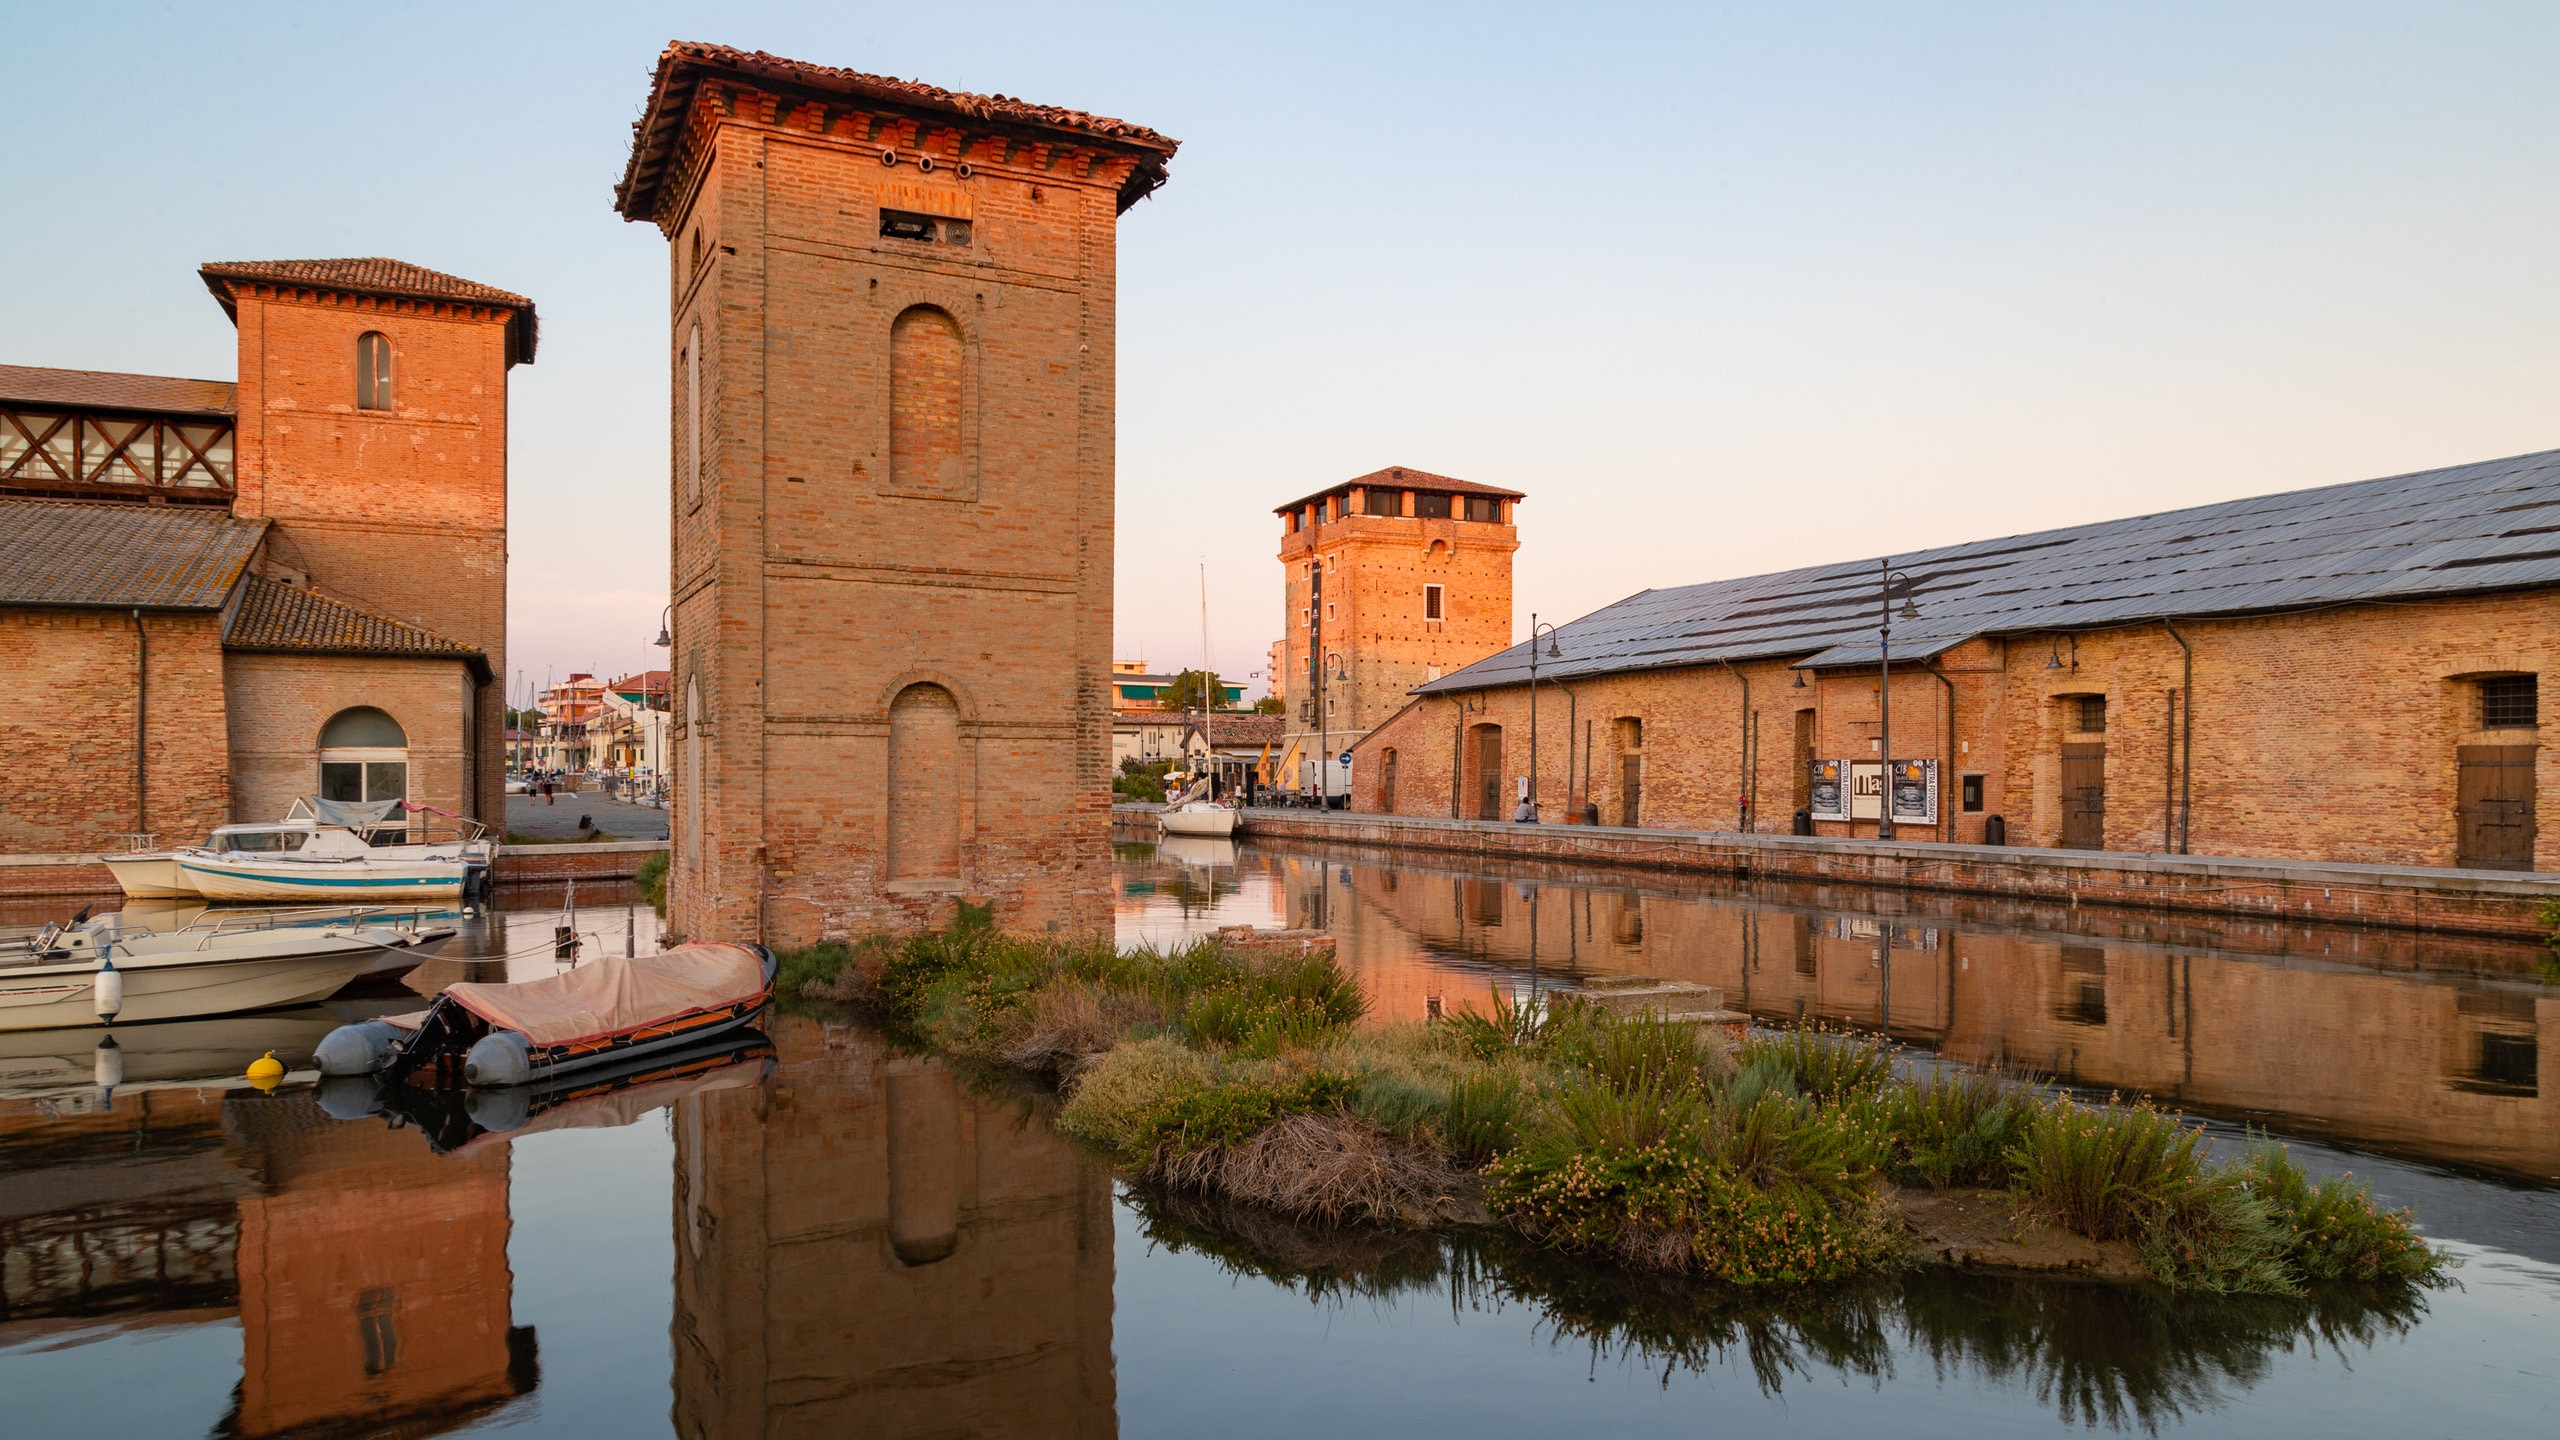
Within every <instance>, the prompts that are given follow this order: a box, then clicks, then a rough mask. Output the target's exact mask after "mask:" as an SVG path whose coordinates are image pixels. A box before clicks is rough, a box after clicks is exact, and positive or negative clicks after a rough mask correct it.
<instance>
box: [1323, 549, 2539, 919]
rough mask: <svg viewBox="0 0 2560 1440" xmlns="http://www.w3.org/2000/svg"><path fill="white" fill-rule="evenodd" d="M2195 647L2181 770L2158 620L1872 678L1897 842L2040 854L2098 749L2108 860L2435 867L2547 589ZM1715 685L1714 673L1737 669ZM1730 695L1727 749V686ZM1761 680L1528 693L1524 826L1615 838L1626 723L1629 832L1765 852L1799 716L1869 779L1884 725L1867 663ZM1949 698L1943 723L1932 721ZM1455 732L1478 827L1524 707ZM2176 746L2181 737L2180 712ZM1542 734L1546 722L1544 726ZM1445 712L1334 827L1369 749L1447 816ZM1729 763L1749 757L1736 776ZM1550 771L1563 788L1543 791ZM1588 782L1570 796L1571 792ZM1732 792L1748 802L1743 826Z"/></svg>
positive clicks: (2527, 649) (1411, 798)
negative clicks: (1989, 846) (2465, 760)
mask: <svg viewBox="0 0 2560 1440" xmlns="http://www.w3.org/2000/svg"><path fill="white" fill-rule="evenodd" d="M2176 623H2177V629H2178V631H2179V633H2180V634H2182V635H2183V636H2184V637H2185V638H2186V640H2187V643H2188V644H2190V645H2192V646H2194V647H2195V662H2194V664H2195V677H2194V690H2195V696H2196V698H2195V704H2194V711H2193V715H2192V724H2193V730H2194V738H2193V764H2192V769H2191V771H2190V769H2189V767H2188V766H2187V765H2186V763H2185V755H2184V750H2185V737H2184V735H2183V733H2176V734H2173V733H2172V730H2171V725H2170V709H2169V696H2170V692H2171V691H2173V690H2179V689H2182V688H2183V685H2184V675H2183V662H2184V658H2185V657H2184V654H2183V652H2182V651H2181V650H2180V648H2179V646H2178V643H2177V641H2176V640H2175V639H2173V638H2171V636H2170V635H2169V634H2168V632H2167V631H2166V630H2164V629H2163V628H2162V627H2161V626H2159V625H2157V624H2153V625H2143V626H2133V627H2127V628H2125V629H2121V630H2116V631H2110V632H2104V633H2100V634H2093V635H2084V636H2081V637H2079V638H2078V640H2077V642H2076V645H2075V643H2074V641H2073V640H2072V639H2071V638H2069V637H2044V636H2039V637H2023V638H2019V639H2016V640H2012V641H2007V642H2003V641H1999V640H1980V641H1973V642H1969V643H1967V644H1965V645H1962V646H1959V647H1957V648H1956V649H1954V650H1952V651H1950V652H1948V653H1947V654H1945V655H1943V656H1941V657H1938V659H1937V662H1936V667H1935V668H1936V669H1937V670H1938V671H1941V672H1943V673H1944V675H1945V676H1946V680H1945V682H1942V681H1941V680H1940V679H1939V678H1938V676H1937V675H1936V674H1933V673H1931V670H1930V669H1928V668H1924V667H1921V666H1918V665H1914V666H1911V667H1907V668H1906V667H1904V666H1901V665H1897V666H1896V667H1895V668H1894V672H1893V706H1892V717H1893V748H1894V754H1895V756H1896V758H1903V759H1928V758H1934V759H1936V760H1938V761H1939V762H1940V765H1941V767H1942V771H1941V773H1942V784H1941V792H1942V793H1941V795H1940V802H1941V808H1940V812H1939V813H1940V817H1941V823H1940V824H1936V825H1912V824H1907V823H1906V824H1902V825H1898V826H1897V827H1896V830H1897V833H1898V835H1899V837H1900V838H1904V839H1912V840H1937V839H1952V840H1956V841H1960V842H1964V843H1979V842H1980V841H1981V840H1982V838H1983V835H1984V825H1985V822H1986V821H1987V820H1988V819H1989V817H1991V816H1993V815H1999V816H2002V817H2003V818H2004V819H2005V821H2006V823H2007V827H2008V837H2009V843H2011V844H2014V845H2042V846H2051V845H2056V844H2059V843H2060V842H2061V840H2062V838H2063V822H2064V805H2065V797H2064V794H2063V784H2062V748H2061V747H2062V746H2063V745H2064V744H2066V743H2084V744H2085V743H2093V742H2102V743H2103V744H2104V746H2105V760H2104V777H2105V779H2104V791H2105V802H2104V812H2105V816H2104V842H2105V848H2107V849H2109V850H2128V851H2140V850H2148V851H2158V850H2163V849H2166V848H2171V847H2172V844H2173V841H2174V839H2175V838H2176V835H2177V832H2178V831H2179V829H2180V828H2181V824H2182V822H2183V828H2184V831H2185V836H2184V838H2185V843H2186V846H2187V848H2188V849H2189V850H2190V851H2191V852H2192V853H2195V854H2199V855H2205V854H2212V855H2241V856H2263V857H2268V858H2279V859H2303V860H2334V861H2349V862H2357V863H2366V864H2390V865H2452V864H2454V863H2455V862H2456V858H2457V857H2456V820H2455V798H2456V784H2457V752H2458V750H2459V749H2460V747H2462V746H2464V745H2475V744H2524V745H2531V744H2535V743H2537V742H2536V740H2535V732H2534V731H2532V730H2522V731H2513V730H2509V731H2484V730H2482V729H2480V728H2479V711H2478V691H2477V684H2476V681H2475V679H2474V678H2473V677H2477V676H2479V675H2483V674H2498V673H2514V672H2526V673H2538V674H2540V675H2542V676H2544V677H2545V678H2544V681H2543V694H2544V696H2545V699H2544V702H2543V704H2544V713H2545V714H2550V713H2552V708H2551V707H2552V706H2553V704H2554V703H2555V698H2560V697H2555V695H2554V691H2553V686H2552V683H2551V680H2550V678H2549V677H2551V676H2552V675H2553V674H2554V672H2555V671H2560V642H2556V641H2555V640H2554V638H2553V637H2555V636H2560V593H2555V592H2542V593H2535V594H2525V595H2498V596H2482V597H2475V598H2465V599H2453V600H2441V601H2432V602H2422V603H2411V604H2402V605H2394V606H2390V607H2380V606H2375V607H2364V608H2346V609H2334V610H2325V611H2321V612H2317V613H2314V614H2308V615H2294V616H2271V617H2265V618H2251V619H2238V620H2214V621H2205V620H2197V621H2179V622H2176ZM1737 672H1738V673H1737ZM1745 678H1747V679H1748V681H1749V683H1750V687H1751V689H1750V694H1751V704H1750V710H1749V723H1750V724H1751V725H1752V726H1754V727H1756V728H1755V729H1751V730H1748V731H1747V730H1746V728H1745V725H1746V719H1745V712H1744V709H1743V704H1742V685H1743V680H1744V679H1745ZM1793 682H1794V676H1793V674H1792V673H1791V672H1790V671H1788V670H1787V668H1786V667H1785V666H1784V665H1783V664H1779V663H1776V662H1762V663H1754V664H1748V665H1741V666H1737V667H1735V670H1734V671H1727V670H1725V669H1724V668H1722V667H1690V668H1682V669H1671V670H1661V671H1653V672H1642V673H1631V674H1621V675H1612V676H1603V677H1598V678H1594V679H1582V680H1574V681H1570V682H1568V683H1567V684H1565V685H1563V686H1559V687H1548V686H1545V685H1541V687H1540V694H1539V699H1538V709H1539V722H1540V723H1539V727H1538V728H1539V732H1540V733H1539V746H1538V750H1539V754H1538V766H1539V771H1540V777H1539V779H1540V785H1539V789H1540V801H1541V806H1542V810H1543V813H1544V816H1545V818H1546V819H1547V820H1549V821H1555V820H1559V819H1564V818H1567V817H1568V815H1569V814H1571V813H1572V811H1573V810H1574V809H1576V808H1578V807H1579V805H1580V804H1581V803H1582V802H1584V801H1585V800H1589V801H1591V802H1595V803H1597V804H1598V805H1599V806H1600V809H1601V816H1602V819H1603V821H1604V822H1606V823H1610V824H1616V823H1619V822H1620V819H1621V810H1620V807H1621V805H1622V803H1623V800H1624V794H1623V791H1622V780H1623V776H1624V774H1625V771H1624V764H1623V762H1624V759H1625V756H1626V754H1627V748H1626V745H1625V743H1624V740H1623V737H1624V736H1625V735H1626V734H1628V733H1629V728H1628V727H1624V726H1622V725H1620V724H1619V723H1618V722H1621V721H1625V720H1634V721H1639V722H1641V724H1640V726H1639V727H1636V733H1638V734H1640V740H1641V743H1640V746H1639V749H1638V753H1639V754H1640V756H1641V801H1642V804H1641V811H1640V814H1639V816H1638V820H1639V823H1641V824H1643V825H1646V826H1659V827H1668V828H1677V829H1713V830H1730V829H1735V828H1737V827H1740V828H1748V829H1753V830H1758V831H1763V832H1771V833H1784V832H1785V831H1786V830H1787V829H1788V828H1789V825H1790V822H1791V820H1792V816H1793V812H1794V811H1795V809H1796V808H1797V806H1798V804H1799V803H1801V802H1800V801H1799V799H1798V794H1799V788H1798V785H1797V781H1796V777H1797V775H1798V773H1799V771H1798V765H1797V761H1798V754H1797V748H1796V727H1797V723H1798V722H1797V714H1798V712H1800V711H1801V712H1805V713H1807V714H1809V715H1810V717H1811V718H1810V725H1811V746H1810V749H1811V752H1812V754H1813V755H1814V756H1815V757H1816V758H1845V759H1851V760H1872V759H1874V758H1876V756H1877V754H1878V753H1879V752H1878V749H1877V744H1878V741H1879V740H1880V732H1881V729H1882V724H1881V722H1882V719H1883V716H1882V714H1881V713H1880V712H1881V709H1882V707H1881V705H1880V703H1879V694H1878V686H1877V675H1876V672H1875V670H1874V669H1873V668H1869V669H1867V670H1864V671H1841V672H1836V673H1831V674H1825V675H1820V676H1815V677H1811V678H1810V679H1809V681H1808V683H1807V684H1806V685H1805V687H1804V688H1802V689H1798V688H1795V686H1794V683H1793ZM1950 687H1952V700H1953V706H1954V716H1953V726H1952V728H1950V726H1949V723H1948V721H1949V716H1948V707H1949V701H1950V693H1951V692H1950ZM2083 696H2095V697H2101V698H2103V699H2104V700H2105V702H2106V720H2105V729H2104V731H2103V732H2083V731H2081V730H2079V729H2078V728H2077V726H2078V724H2079V723H2080V722H2079V716H2080V714H2081V706H2080V704H2079V700H2080V698H2081V697H2083ZM1459 698H1460V699H1463V700H1464V702H1465V703H1466V704H1468V705H1469V706H1471V707H1477V708H1474V709H1471V710H1470V711H1469V712H1468V713H1467V714H1466V715H1465V716H1464V718H1463V723H1464V725H1465V726H1467V727H1471V728H1472V727H1476V726H1482V725H1496V726H1500V727H1501V728H1502V731H1503V734H1504V749H1503V774H1502V775H1501V776H1500V777H1499V782H1500V784H1501V787H1502V790H1501V793H1502V796H1503V810H1502V816H1503V818H1506V819H1507V818H1508V817H1509V813H1510V811H1509V806H1510V803H1511V796H1512V795H1513V794H1514V790H1513V786H1514V784H1515V783H1516V778H1517V777H1518V776H1519V775H1522V774H1525V773H1526V771H1527V769H1528V741H1527V736H1528V731H1529V715H1528V710H1529V706H1528V700H1527V692H1526V688H1525V687H1522V686H1510V687H1506V688H1503V689H1499V690H1493V691H1486V692H1476V693H1473V694H1469V695H1466V696H1463V697H1459ZM2178 703H2179V706H2180V710H2179V715H2180V719H2179V722H2178V724H2179V730H2180V732H2183V730H2184V728H2185V726H2186V725H2187V724H2188V723H2189V719H2188V717H2187V715H2186V711H2185V704H2186V702H2185V700H2184V698H2183V697H2181V699H2180V700H2179V702H2178ZM1560 722H1562V723H1560ZM1459 723H1460V717H1459V711H1458V708H1457V703H1456V702H1455V701H1453V700H1452V699H1450V698H1444V697H1431V698H1428V699H1422V700H1419V701H1417V702H1416V703H1415V704H1413V705H1412V706H1411V708H1409V709H1408V710H1406V711H1405V712H1404V713H1402V714H1400V715H1398V716H1397V717H1396V718H1395V719H1394V720H1392V721H1390V722H1389V723H1388V724H1387V725H1385V726H1383V727H1382V728H1381V729H1380V730H1378V731H1377V732H1376V733H1374V734H1372V735H1370V736H1369V737H1368V738H1367V739H1366V740H1365V741H1363V742H1362V744H1361V746H1360V749H1359V752H1358V756H1357V758H1356V760H1355V766H1354V771H1353V805H1354V808H1357V809H1363V810H1370V811H1378V810H1381V809H1383V808H1384V805H1383V800H1384V795H1383V789H1384V770H1385V767H1386V760H1387V755H1388V752H1390V751H1392V752H1394V758H1395V772H1396V787H1395V788H1396V794H1395V804H1394V807H1393V809H1394V813H1397V814H1403V815H1420V816H1444V817H1445V816H1448V815H1450V814H1451V813H1452V810H1451V794H1450V788H1451V787H1450V780H1451V773H1452V772H1451V766H1452V763H1453V749H1454V742H1455V736H1456V729H1457V726H1458V725H1459ZM1746 749H1748V750H1749V753H1750V754H1751V755H1752V757H1753V759H1752V761H1751V763H1749V764H1748V765H1746V764H1745V760H1744V757H1745V753H1746ZM1475 754H1476V751H1475V749H1474V747H1473V745H1472V744H1470V745H1469V746H1468V749H1467V754H1466V757H1465V759H1464V760H1462V761H1459V762H1458V771H1457V780H1458V786H1459V789H1460V792H1461V799H1462V802H1463V810H1462V814H1463V817H1464V818H1469V819H1473V818H1477V814H1478V811H1477V808H1476V797H1477V789H1476V784H1477V781H1478V779H1479V776H1478V775H1477V772H1476V768H1475V761H1474V757H1475ZM1966 774H1979V775H1981V776H1982V777H1983V781H1984V785H1983V788H1984V796H1983V805H1982V809H1981V810H1979V811H1976V812H1970V813H1968V812H1965V811H1963V810H1962V809H1961V808H1960V806H1961V803H1962V793H1963V791H1962V777H1963V776H1964V775H1966ZM1568 775H1570V779H1568V778H1567V777H1568ZM1586 775H1587V776H1588V777H1589V778H1588V783H1587V786H1586V783H1585V778H1584V777H1585V776H1586ZM2535 776H2536V784H2537V790H2538V793H2539V796H2540V797H2541V799H2540V808H2541V810H2542V811H2543V814H2544V817H2545V818H2543V820H2542V821H2541V823H2540V825H2539V828H2538V834H2537V840H2536V845H2535V851H2534V868H2536V869H2538V870H2560V822H2555V820H2554V819H2553V818H2550V817H2551V816H2552V815H2553V814H2554V813H2555V811H2560V753H2556V752H2555V747H2553V746H2550V745H2542V746H2541V747H2540V750H2539V754H2538V757H2537V760H2536V768H2535ZM1746 797H1756V806H1755V808H1754V809H1753V810H1752V812H1751V813H1750V814H1749V815H1748V816H1747V817H1746V815H1745V813H1744V802H1745V799H1746ZM1875 828H1876V827H1875V823H1874V822H1873V821H1859V822H1856V823H1855V824H1841V823H1836V822H1824V823H1822V824H1820V825H1818V826H1817V827H1816V829H1817V833H1820V834H1825V835H1844V836H1845V835H1852V834H1856V835H1872V834H1874V833H1875Z"/></svg>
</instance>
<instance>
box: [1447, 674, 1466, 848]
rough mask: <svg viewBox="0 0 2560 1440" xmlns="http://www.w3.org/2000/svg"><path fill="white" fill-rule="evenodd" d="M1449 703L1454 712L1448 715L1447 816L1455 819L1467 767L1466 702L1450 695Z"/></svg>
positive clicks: (1457, 816) (1457, 815)
mask: <svg viewBox="0 0 2560 1440" xmlns="http://www.w3.org/2000/svg"><path fill="white" fill-rule="evenodd" d="M1449 705H1450V708H1451V709H1452V710H1454V711H1455V712H1456V713H1455V714H1453V715H1451V716H1450V717H1449V818H1450V819H1452V820H1456V819H1458V818H1460V817H1459V814H1458V796H1459V794H1460V792H1461V791H1462V790H1463V789H1464V788H1465V786H1464V785H1463V784H1462V783H1461V782H1463V781H1464V780H1465V778H1466V769H1467V702H1466V701H1465V700H1464V699H1462V698H1460V697H1458V696H1456V695H1452V696H1450V697H1449Z"/></svg>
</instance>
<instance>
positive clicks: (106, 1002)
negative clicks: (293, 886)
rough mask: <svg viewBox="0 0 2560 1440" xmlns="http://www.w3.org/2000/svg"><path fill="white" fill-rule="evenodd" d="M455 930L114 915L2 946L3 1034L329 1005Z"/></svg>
mask: <svg viewBox="0 0 2560 1440" xmlns="http://www.w3.org/2000/svg"><path fill="white" fill-rule="evenodd" d="M454 933H455V932H454V929H453V927H451V926H449V925H448V926H431V925H426V924H422V923H420V922H419V920H418V919H417V918H416V917H415V916H407V915H392V914H386V913H383V912H379V911H371V910H350V911H347V912H345V914H344V918H342V919H339V920H336V921H333V922H328V923H322V924H317V925H313V924H284V923H279V922H278V921H277V920H276V919H275V918H274V917H271V916H259V917H248V918H242V917H234V916H228V915H223V916H207V917H205V918H204V919H202V920H199V921H198V922H196V923H195V924H192V925H188V926H185V927H183V928H181V929H176V930H169V931H159V930H153V929H150V928H148V927H146V926H136V925H129V924H127V923H126V922H125V920H124V918H123V917H122V916H121V915H104V916H100V917H98V918H97V919H94V920H91V919H85V918H84V919H81V920H77V921H74V922H71V923H68V924H61V923H57V924H52V925H47V926H45V927H44V928H43V929H41V930H38V931H36V932H35V933H33V934H31V935H26V936H23V937H21V938H16V939H12V940H7V941H0V1031H7V1030H50V1029H56V1028H64V1027H77V1026H86V1025H95V1024H97V1023H98V1022H100V1021H101V1020H104V1021H106V1022H107V1023H109V1024H118V1023H127V1024H129V1023H132V1022H136V1021H148V1020H186V1019H194V1018H197V1017H200V1016H207V1015H231V1014H237V1013H239V1012H241V1011H246V1010H267V1009H273V1008H276V1007H278V1006H284V1005H304V1004H309V1003H311V1002H313V1001H317V1000H325V999H327V998H328V997H330V996H331V995H334V994H336V993H337V992H338V991H339V990H341V989H343V988H344V987H345V986H346V984H347V982H348V981H350V980H353V979H354V978H356V977H357V976H358V975H361V974H364V973H366V972H367V971H368V970H370V969H372V968H374V967H375V966H376V965H378V964H379V963H381V961H382V959H383V957H384V954H385V952H391V953H393V954H395V955H396V956H399V957H402V958H407V957H412V956H414V957H416V958H419V959H423V958H425V957H426V956H428V955H430V954H432V953H434V951H435V950H436V949H437V948H438V947H440V946H441V945H443V944H444V943H445V942H446V941H447V940H450V939H452V938H453V935H454Z"/></svg>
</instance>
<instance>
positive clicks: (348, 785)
mask: <svg viewBox="0 0 2560 1440" xmlns="http://www.w3.org/2000/svg"><path fill="white" fill-rule="evenodd" d="M320 798H321V799H323V800H342V801H363V800H406V799H408V798H409V735H408V732H407V731H405V730H402V729H401V728H400V722H399V721H397V720H394V719H392V718H391V717H390V716H388V715H385V714H383V713H382V712H381V711H379V710H376V709H374V708H373V707H372V706H370V705H359V706H357V707H356V708H354V709H352V710H341V711H339V712H338V713H337V714H335V715H332V716H330V717H329V723H328V724H327V725H324V726H322V727H321V729H320Z"/></svg>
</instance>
